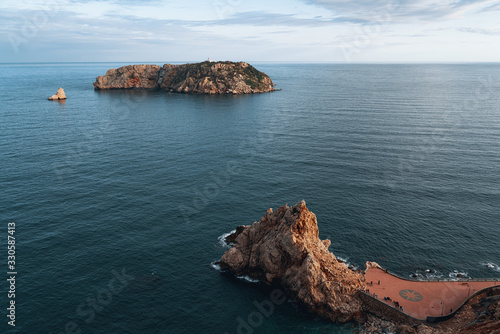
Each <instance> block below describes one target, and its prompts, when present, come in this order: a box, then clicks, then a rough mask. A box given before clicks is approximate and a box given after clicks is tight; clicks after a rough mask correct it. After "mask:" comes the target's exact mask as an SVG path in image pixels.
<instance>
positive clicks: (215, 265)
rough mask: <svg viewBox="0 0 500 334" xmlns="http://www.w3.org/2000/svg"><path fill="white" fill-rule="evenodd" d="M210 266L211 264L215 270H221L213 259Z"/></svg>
mask: <svg viewBox="0 0 500 334" xmlns="http://www.w3.org/2000/svg"><path fill="white" fill-rule="evenodd" d="M210 266H211V267H212V268H214V269H215V270H217V271H221V272H222V269H221V268H220V264H218V263H216V262H215V261H214V262H212V263H210Z"/></svg>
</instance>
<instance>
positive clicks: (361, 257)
mask: <svg viewBox="0 0 500 334" xmlns="http://www.w3.org/2000/svg"><path fill="white" fill-rule="evenodd" d="M120 65H123V64H63V65H60V64H58V65H56V64H31V65H30V64H28V65H27V64H23V65H0V87H2V89H1V90H0V102H1V108H0V110H1V111H0V139H1V141H0V159H1V160H0V164H1V171H2V173H1V174H0V182H1V188H0V194H1V197H0V199H1V201H0V213H1V215H0V217H1V222H2V225H3V227H2V229H1V231H3V232H2V233H3V234H4V235H3V236H1V237H0V240H4V241H2V242H4V243H5V244H4V245H5V246H6V237H7V223H8V222H15V223H16V237H17V244H16V246H17V254H16V255H17V258H16V260H17V271H18V276H17V282H16V288H17V294H16V306H17V309H16V324H17V326H16V329H15V330H14V331H12V330H11V329H10V326H7V320H8V319H7V318H6V317H5V315H2V318H3V320H2V323H1V324H0V328H1V331H2V332H5V329H7V330H9V331H12V332H16V333H50V332H52V333H73V332H74V333H77V332H78V331H80V332H81V333H237V332H238V329H239V330H240V331H239V332H242V333H247V332H251V331H253V332H254V333H284V332H286V333H349V332H351V330H352V326H350V325H348V326H339V325H334V324H330V323H328V322H325V321H321V320H318V319H316V318H314V317H312V316H309V315H307V314H305V313H304V312H302V311H301V310H300V309H299V308H297V307H296V306H295V305H294V304H293V303H291V302H286V303H284V304H282V305H279V306H276V305H275V307H274V309H273V310H272V312H270V314H268V317H267V316H266V317H263V316H260V318H259V314H257V313H256V312H257V311H258V308H257V307H256V306H255V305H254V301H257V302H259V303H260V302H263V301H266V300H270V295H271V290H269V289H267V288H266V287H263V286H261V285H259V284H255V283H248V282H246V281H244V280H241V279H236V278H232V277H231V276H228V275H224V274H221V273H220V272H218V271H217V270H215V269H214V268H213V267H212V266H211V263H212V262H213V261H215V260H218V259H219V258H220V257H221V255H222V254H223V252H224V251H225V248H223V247H222V246H221V245H220V244H219V240H218V237H219V236H221V235H222V234H223V233H226V232H229V231H231V230H232V229H233V228H235V227H236V226H237V225H241V224H250V223H252V222H253V221H255V220H258V219H259V218H260V217H261V216H262V215H263V214H264V213H265V212H266V210H267V209H268V208H270V207H273V208H276V207H278V206H280V205H284V204H285V203H289V204H295V203H296V202H298V201H300V200H303V199H304V200H306V202H307V205H308V207H309V208H310V210H312V211H313V212H314V213H316V215H317V217H318V221H319V228H320V236H321V237H322V238H329V239H331V240H332V246H331V248H330V249H331V250H332V251H333V252H334V253H335V254H336V255H338V256H341V257H343V258H345V259H347V260H348V261H349V262H351V263H353V264H355V265H358V266H360V267H362V266H363V265H364V263H365V261H376V262H379V263H380V264H381V265H382V266H384V267H387V268H388V269H389V270H392V271H394V272H396V273H398V274H400V275H403V276H406V277H408V276H410V275H412V274H415V273H418V274H421V273H423V271H424V270H425V269H432V270H434V271H435V273H433V276H437V277H443V278H448V277H450V276H454V275H456V273H457V272H461V273H463V274H464V275H466V276H469V277H496V278H499V277H500V267H499V266H500V206H499V203H500V65H494V64H492V65H318V64H316V65H313V64H311V65H304V64H302V65H293V64H257V67H258V68H259V69H260V70H263V71H265V72H266V73H267V74H269V75H270V76H271V77H272V78H273V80H274V81H275V83H277V86H278V88H282V89H283V90H282V91H280V92H274V93H270V94H262V95H253V96H215V97H214V96H188V95H173V94H166V93H163V92H137V91H133V92H126V91H112V92H95V91H94V90H93V87H92V82H93V81H94V79H95V77H96V76H98V75H102V74H104V73H105V71H106V70H107V69H109V68H113V67H117V66H120ZM59 86H62V87H63V88H64V89H65V91H66V94H67V96H68V100H67V101H66V102H65V103H59V102H53V101H47V98H48V97H49V96H50V95H52V94H54V93H55V92H56V90H57V88H58V87H59ZM3 261H4V263H5V265H4V267H6V263H7V254H6V253H4V260H3ZM5 271H6V270H5ZM4 275H5V274H4ZM117 277H119V278H117ZM4 282H5V281H4ZM7 290H8V286H7V284H6V283H4V285H3V287H2V288H1V291H2V293H1V295H2V297H1V298H0V300H1V301H2V305H1V308H2V309H4V310H5V308H6V307H7V306H8V304H7V303H8V302H9V301H8V299H7V295H6V292H7ZM4 312H5V311H4ZM252 317H253V318H252ZM242 322H244V323H245V325H242ZM249 323H250V324H249ZM246 326H249V327H246Z"/></svg>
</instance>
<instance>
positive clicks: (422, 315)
mask: <svg viewBox="0 0 500 334" xmlns="http://www.w3.org/2000/svg"><path fill="white" fill-rule="evenodd" d="M366 282H367V287H366V289H367V290H366V291H365V293H367V294H368V295H371V296H372V297H374V298H376V299H377V300H379V301H381V302H383V303H385V304H387V305H389V306H391V307H393V308H396V309H398V310H400V311H401V312H403V313H405V314H407V315H409V316H410V317H413V318H415V319H418V320H427V321H429V319H433V318H441V317H446V316H449V315H451V314H453V313H454V312H455V311H456V310H457V309H459V308H460V307H461V306H462V305H463V304H464V303H465V302H466V301H467V300H468V299H470V298H471V297H473V296H474V295H475V294H476V293H477V292H480V291H482V290H484V289H487V288H491V287H493V286H500V282H499V281H497V280H490V281H488V280H456V281H451V280H441V281H437V280H436V281H433V280H422V281H413V280H405V279H402V278H400V277H397V276H395V275H393V274H391V273H388V272H387V271H386V270H383V269H380V268H376V267H372V268H369V269H367V270H366Z"/></svg>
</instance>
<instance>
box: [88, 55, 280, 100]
mask: <svg viewBox="0 0 500 334" xmlns="http://www.w3.org/2000/svg"><path fill="white" fill-rule="evenodd" d="M274 86H275V84H274V83H273V82H272V80H271V78H269V76H268V75H266V74H265V73H263V72H260V71H258V70H257V69H256V68H255V67H253V66H252V65H250V64H248V63H245V62H237V63H235V62H230V61H225V62H210V61H205V62H202V63H195V64H184V65H171V64H165V65H163V67H160V66H158V65H128V66H123V67H120V68H117V69H110V70H108V71H107V72H106V75H103V76H99V77H97V79H96V81H95V82H94V89H95V90H107V89H162V90H166V91H168V92H173V93H187V94H210V95H216V94H217V95H219V94H254V93H266V92H272V91H275V90H276V89H275V88H274Z"/></svg>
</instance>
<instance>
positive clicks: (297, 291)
mask: <svg viewBox="0 0 500 334" xmlns="http://www.w3.org/2000/svg"><path fill="white" fill-rule="evenodd" d="M226 242H227V243H228V244H230V245H231V248H230V249H229V250H228V251H227V252H225V253H224V255H223V256H222V258H221V260H220V262H218V264H219V265H220V268H221V269H222V270H228V271H230V272H232V273H234V274H235V275H237V276H241V275H248V276H249V277H251V278H253V279H258V280H260V281H262V282H264V283H267V284H279V285H281V287H282V288H283V289H284V290H285V291H286V292H287V294H288V296H289V297H291V298H292V299H293V300H294V302H295V303H297V304H299V305H301V306H304V307H305V308H306V309H307V310H308V311H310V312H312V313H315V314H317V315H319V316H320V317H323V318H326V319H330V320H332V321H335V322H348V321H356V322H358V323H362V324H364V326H363V329H362V330H363V333H373V334H375V333H377V334H378V333H402V334H404V333H407V334H426V333H427V334H454V333H465V334H486V333H489V334H500V287H498V288H493V289H491V290H487V291H485V292H483V293H480V294H479V295H477V296H474V297H473V298H471V299H470V300H469V301H468V302H467V303H466V304H465V305H463V307H461V309H460V310H459V311H458V312H457V313H456V314H455V315H454V316H453V317H452V318H450V319H448V320H446V321H444V322H441V323H438V324H432V323H427V322H425V321H424V320H422V321H418V320H415V321H413V320H411V319H406V318H404V317H403V318H401V317H394V316H391V313H386V314H384V312H382V314H379V313H380V312H373V311H374V309H372V307H374V306H373V305H370V304H364V303H363V298H361V297H360V295H363V294H361V293H360V291H363V290H364V289H366V278H365V271H361V270H349V269H348V268H347V266H346V264H345V263H344V262H343V261H342V260H340V259H336V258H335V256H334V255H333V254H332V253H330V252H329V251H328V247H329V245H330V241H329V240H320V239H319V231H318V225H317V221H316V216H315V215H314V214H313V213H312V212H310V211H309V210H308V209H307V207H306V204H305V202H300V203H298V204H296V205H295V206H293V207H288V206H284V207H280V208H279V209H278V210H276V211H275V212H273V210H272V209H269V210H268V211H267V212H266V214H265V215H264V216H263V217H262V218H261V219H260V221H258V222H255V223H253V224H252V225H249V226H238V228H237V229H236V231H235V232H234V233H232V234H231V235H229V236H227V237H226ZM365 268H366V270H367V269H369V268H380V269H381V267H380V265H379V264H377V263H376V262H367V263H366V265H365ZM375 314H379V316H376V315H375ZM410 320H411V321H410Z"/></svg>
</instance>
